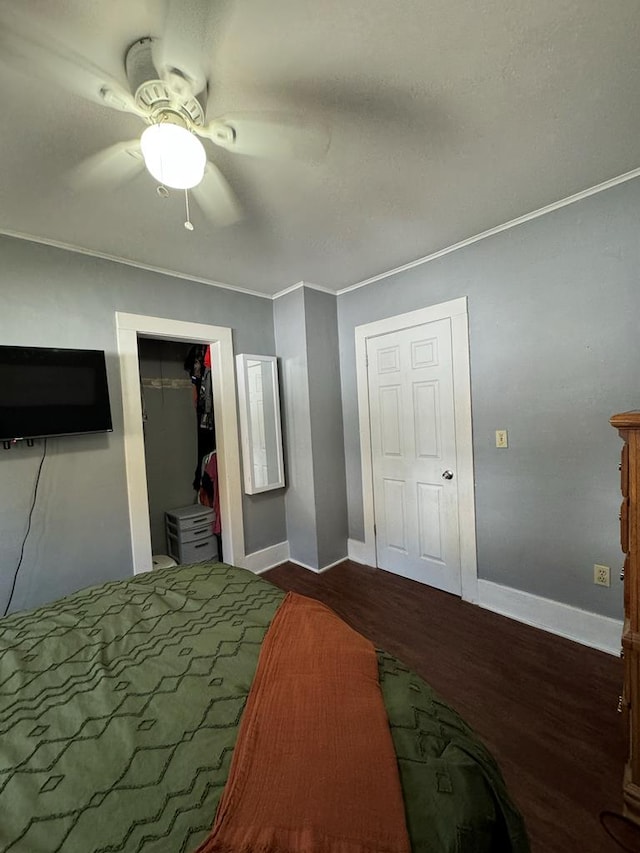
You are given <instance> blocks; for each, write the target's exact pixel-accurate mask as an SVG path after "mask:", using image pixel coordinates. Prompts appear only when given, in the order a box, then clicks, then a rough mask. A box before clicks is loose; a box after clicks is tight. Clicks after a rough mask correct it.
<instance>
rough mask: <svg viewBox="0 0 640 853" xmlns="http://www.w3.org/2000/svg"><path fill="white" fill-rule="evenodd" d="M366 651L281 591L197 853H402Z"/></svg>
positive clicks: (384, 724)
mask: <svg viewBox="0 0 640 853" xmlns="http://www.w3.org/2000/svg"><path fill="white" fill-rule="evenodd" d="M410 849H411V848H410V844H409V838H408V835H407V830H406V826H405V817H404V805H403V800H402V791H401V788H400V780H399V776H398V769H397V764H396V757H395V752H394V749H393V743H392V740H391V733H390V731H389V724H388V721H387V715H386V710H385V707H384V703H383V699H382V694H381V692H380V687H379V684H378V668H377V660H376V654H375V651H374V648H373V646H372V645H371V643H370V642H369V641H368V640H365V639H364V637H361V636H360V635H359V634H357V633H356V632H355V631H353V630H352V629H351V628H349V627H348V626H347V625H346V624H345V623H344V622H343V621H342V620H341V619H339V618H338V616H336V615H335V614H334V613H333V612H332V611H330V610H329V609H328V608H326V607H325V606H324V605H322V604H320V603H319V602H317V601H313V600H312V599H309V598H305V597H303V596H300V595H296V594H295V593H289V594H288V595H287V597H286V598H285V600H284V602H283V604H282V605H281V606H280V609H279V610H278V612H277V614H276V616H275V617H274V619H273V622H272V623H271V626H270V628H269V631H268V632H267V635H266V637H265V640H264V643H263V646H262V650H261V652H260V660H259V663H258V669H257V672H256V675H255V678H254V681H253V685H252V687H251V692H250V694H249V698H248V700H247V705H246V708H245V711H244V715H243V718H242V722H241V725H240V732H239V734H238V742H237V744H236V748H235V751H234V754H233V760H232V763H231V770H230V773H229V779H228V781H227V785H226V787H225V790H224V792H223V795H222V799H221V800H220V803H219V806H218V811H217V814H216V818H215V822H214V825H213V829H212V831H211V834H210V836H209V837H208V838H207V840H206V841H205V842H204V843H203V844H202V845H201V846H200V847H199V848H198V851H197V853H214V851H216V853H218V851H225V853H231V851H233V853H374V851H375V853H409V851H410Z"/></svg>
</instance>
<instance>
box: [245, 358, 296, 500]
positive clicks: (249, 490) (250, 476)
mask: <svg viewBox="0 0 640 853" xmlns="http://www.w3.org/2000/svg"><path fill="white" fill-rule="evenodd" d="M250 361H259V362H262V364H269V365H270V366H271V367H270V371H269V375H270V378H271V389H270V393H271V395H272V405H273V410H274V413H275V423H274V427H275V440H276V447H275V453H276V456H277V459H276V464H277V473H278V479H277V481H276V482H273V483H269V484H268V485H266V486H257V485H256V478H255V472H254V456H253V442H252V423H251V405H250V401H249V394H248V388H249V375H248V368H249V362H250ZM236 373H237V382H238V406H239V409H240V437H241V441H242V471H243V477H244V490H245V492H246V494H248V495H255V494H258V493H260V492H268V491H271V490H273V489H281V488H283V487H284V485H285V482H284V457H283V452H282V422H281V418H280V389H279V385H278V361H277V358H276V356H275V355H250V354H247V353H238V355H236ZM267 393H269V392H267Z"/></svg>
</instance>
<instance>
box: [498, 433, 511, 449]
mask: <svg viewBox="0 0 640 853" xmlns="http://www.w3.org/2000/svg"><path fill="white" fill-rule="evenodd" d="M508 446H509V440H508V437H507V431H506V429H497V430H496V447H508Z"/></svg>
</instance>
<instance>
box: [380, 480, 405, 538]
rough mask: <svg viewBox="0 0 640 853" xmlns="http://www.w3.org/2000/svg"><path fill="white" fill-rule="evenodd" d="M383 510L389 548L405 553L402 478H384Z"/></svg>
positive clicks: (403, 487) (403, 485)
mask: <svg viewBox="0 0 640 853" xmlns="http://www.w3.org/2000/svg"><path fill="white" fill-rule="evenodd" d="M383 492H384V510H385V518H386V523H387V544H388V547H389V548H393V549H395V550H396V551H401V552H402V553H405V554H406V553H407V529H406V517H405V492H406V485H405V483H403V482H402V480H389V479H385V480H384V483H383Z"/></svg>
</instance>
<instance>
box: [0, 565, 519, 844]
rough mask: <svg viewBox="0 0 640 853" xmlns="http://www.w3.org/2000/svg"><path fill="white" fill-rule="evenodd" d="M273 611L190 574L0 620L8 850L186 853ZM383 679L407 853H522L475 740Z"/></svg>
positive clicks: (0, 798) (223, 576) (0, 793)
mask: <svg viewBox="0 0 640 853" xmlns="http://www.w3.org/2000/svg"><path fill="white" fill-rule="evenodd" d="M282 598H283V593H282V592H281V591H280V590H279V589H277V588H276V587H274V586H273V585H272V584H270V583H268V582H267V581H265V580H261V579H260V578H257V577H256V576H255V575H253V574H251V573H250V572H246V571H244V570H242V569H236V568H233V567H230V566H225V565H223V564H220V563H218V564H199V565H197V566H190V567H180V568H179V569H167V570H164V571H156V572H151V573H148V574H144V575H139V576H137V577H136V578H134V579H132V580H130V581H123V582H117V583H109V584H106V585H104V586H100V587H93V588H91V589H88V590H84V591H82V592H79V593H77V594H75V595H72V596H69V597H67V598H64V599H62V600H60V601H57V602H55V603H54V604H52V605H50V606H47V607H43V608H40V609H38V610H35V611H32V612H30V613H26V614H17V615H15V616H11V617H8V618H7V619H4V620H1V621H0V851H2V853H8V851H11V853H54V851H65V853H98V851H100V853H107V851H108V853H116V851H126V853H134V851H145V853H160V851H162V853H174V851H175V853H178V851H192V850H194V849H195V848H196V847H197V846H198V844H199V843H200V842H201V841H202V840H203V838H204V837H205V836H206V834H207V832H208V831H209V829H210V827H211V824H212V822H213V817H214V814H215V810H216V805H217V802H218V799H219V797H220V794H221V793H222V789H223V787H224V784H225V781H226V778H227V773H228V770H229V764H230V759H231V754H232V751H233V747H234V743H235V739H236V733H237V728H238V723H239V720H240V717H241V715H242V710H243V708H244V703H245V700H246V698H247V695H248V692H249V688H250V686H251V681H252V678H253V674H254V671H255V668H256V664H257V660H258V654H259V650H260V644H261V642H262V638H263V636H264V633H265V631H266V629H267V627H268V625H269V623H270V621H271V619H272V617H273V615H274V613H275V611H276V610H277V608H278V605H279V604H280V602H281V600H282ZM379 669H380V682H381V687H382V691H383V694H384V699H385V704H386V706H387V711H388V714H389V720H390V725H391V731H392V735H393V739H394V743H395V746H396V752H397V755H398V764H399V768H400V775H401V781H402V785H403V790H404V793H405V803H406V810H407V824H408V828H409V833H410V836H411V839H412V845H413V849H414V851H425V853H467V851H468V853H485V851H486V853H489V851H505V853H507V851H514V853H521V851H522V853H524V851H527V850H528V845H527V841H526V835H525V832H524V828H523V825H522V821H521V819H520V817H519V815H518V813H517V812H516V811H515V810H514V808H513V807H512V805H511V803H510V801H509V798H508V796H507V794H506V792H505V790H504V784H503V782H502V778H501V776H500V773H499V771H498V770H497V768H496V766H495V764H494V762H493V760H492V759H491V757H490V756H489V755H488V753H487V751H486V750H485V749H484V747H483V746H482V745H481V744H480V743H479V742H478V741H477V739H476V738H475V737H474V736H473V734H472V733H471V732H470V730H469V729H468V727H467V726H466V725H465V724H464V723H463V722H462V721H461V720H460V719H459V717H458V716H457V715H456V714H455V713H454V712H453V711H452V710H451V709H450V708H448V706H446V705H445V704H444V703H442V702H441V701H440V700H439V699H438V698H437V697H436V696H435V695H434V694H433V692H432V691H431V689H430V688H429V687H428V686H427V685H426V684H425V683H424V682H423V681H421V680H420V679H419V678H418V677H417V676H415V675H413V674H412V673H411V672H410V671H409V670H408V669H406V667H404V666H402V665H401V664H399V663H398V662H397V661H396V660H395V659H394V658H392V657H390V656H389V655H387V654H385V653H383V652H380V653H379Z"/></svg>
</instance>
